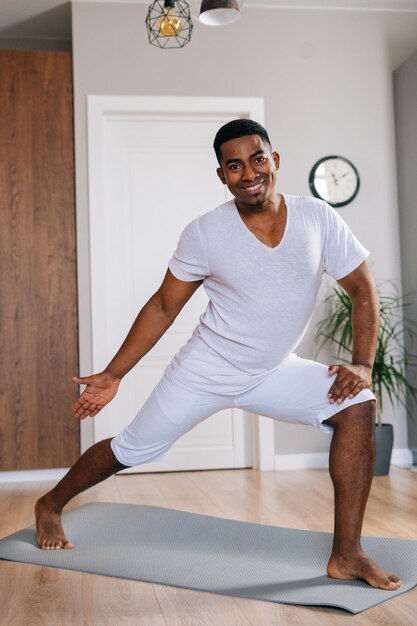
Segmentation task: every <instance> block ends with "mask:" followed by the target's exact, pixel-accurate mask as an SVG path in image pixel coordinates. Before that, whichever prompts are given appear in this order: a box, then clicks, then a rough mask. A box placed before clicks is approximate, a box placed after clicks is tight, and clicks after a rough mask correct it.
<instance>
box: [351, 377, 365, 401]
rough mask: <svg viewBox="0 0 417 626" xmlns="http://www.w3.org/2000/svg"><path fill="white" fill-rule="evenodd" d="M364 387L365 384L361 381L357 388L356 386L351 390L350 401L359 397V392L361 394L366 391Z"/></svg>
mask: <svg viewBox="0 0 417 626" xmlns="http://www.w3.org/2000/svg"><path fill="white" fill-rule="evenodd" d="M364 387H365V385H364V383H363V382H362V381H359V382H358V383H357V384H356V386H355V387H353V389H351V390H350V393H349V398H350V399H352V398H354V397H355V396H357V395H358V393H359V392H361V391H362V389H364Z"/></svg>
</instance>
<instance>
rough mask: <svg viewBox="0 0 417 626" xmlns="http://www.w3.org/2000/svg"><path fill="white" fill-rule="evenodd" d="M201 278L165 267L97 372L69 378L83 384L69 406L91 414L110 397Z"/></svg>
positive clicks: (74, 409)
mask: <svg viewBox="0 0 417 626" xmlns="http://www.w3.org/2000/svg"><path fill="white" fill-rule="evenodd" d="M202 282H203V281H202V280H199V281H193V282H185V281H183V280H178V279H177V278H175V276H174V275H173V274H172V273H171V272H170V271H169V270H167V273H166V274H165V278H164V280H163V282H162V284H161V286H160V287H159V289H158V291H157V292H156V293H154V295H153V296H152V297H151V298H150V299H149V300H148V302H147V303H146V304H145V305H144V306H143V308H142V309H141V310H140V311H139V314H138V316H137V318H136V319H135V321H134V322H133V325H132V327H131V329H130V331H129V333H128V335H127V337H126V339H125V340H124V342H123V343H122V345H121V347H120V348H119V350H118V351H117V353H116V355H115V356H114V357H113V359H112V360H111V361H110V363H109V364H108V365H107V367H106V368H105V369H104V370H103V371H102V372H100V373H99V374H93V375H92V376H86V377H83V378H77V377H74V378H73V381H74V382H75V383H77V384H79V385H87V387H86V389H85V390H84V392H83V393H82V394H81V396H80V398H78V400H77V401H76V402H75V404H74V406H73V408H72V410H73V412H74V414H75V415H76V416H77V417H79V418H81V419H83V418H85V417H87V416H89V415H90V416H91V417H94V415H97V413H98V412H99V411H100V410H101V409H102V408H103V407H104V406H105V405H106V404H108V403H109V402H110V400H112V399H113V398H114V396H115V395H116V393H117V390H118V387H119V384H120V381H121V379H122V378H123V376H125V375H126V374H127V373H128V372H129V371H130V370H131V369H132V367H134V366H135V365H136V364H137V363H138V362H139V361H140V359H141V358H142V357H143V356H144V355H145V354H146V353H147V352H149V350H151V348H153V346H154V345H155V344H156V343H157V342H158V341H159V339H160V338H161V337H162V335H163V334H164V333H165V332H166V331H167V330H168V328H169V327H170V326H171V324H172V323H173V321H174V320H175V318H176V317H177V315H178V313H179V312H180V311H181V309H182V308H183V307H184V305H185V304H186V303H187V302H188V300H189V299H190V298H191V296H192V295H193V294H194V293H195V292H196V291H197V289H198V287H199V286H200V285H201V284H202Z"/></svg>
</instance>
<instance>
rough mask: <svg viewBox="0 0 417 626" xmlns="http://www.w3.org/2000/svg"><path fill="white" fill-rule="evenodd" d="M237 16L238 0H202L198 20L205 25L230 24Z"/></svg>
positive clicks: (238, 12) (238, 13)
mask: <svg viewBox="0 0 417 626" xmlns="http://www.w3.org/2000/svg"><path fill="white" fill-rule="evenodd" d="M239 17H240V11H239V3H238V0H202V3H201V8H200V17H199V20H200V22H202V23H203V24H206V25H207V26H223V25H224V24H231V23H232V22H235V21H236V20H238V19H239Z"/></svg>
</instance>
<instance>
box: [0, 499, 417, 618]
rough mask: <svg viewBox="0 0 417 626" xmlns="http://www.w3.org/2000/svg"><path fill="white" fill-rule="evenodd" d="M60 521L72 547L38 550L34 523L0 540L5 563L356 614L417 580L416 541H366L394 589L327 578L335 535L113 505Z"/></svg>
mask: <svg viewBox="0 0 417 626" xmlns="http://www.w3.org/2000/svg"><path fill="white" fill-rule="evenodd" d="M63 525H64V529H65V532H66V534H67V537H68V538H70V539H71V541H73V542H74V544H75V548H73V549H72V550H58V551H46V550H40V549H39V548H38V547H37V545H36V537H35V528H34V526H30V527H28V528H25V529H23V530H20V531H19V532H17V533H14V534H13V535H9V536H8V537H5V538H4V539H2V540H1V541H0V559H6V560H9V561H19V562H22V563H32V564H35V565H46V566H48V567H59V568H63V569H71V570H78V571H81V572H91V573H94V574H104V575H106V576H116V577H119V578H130V579H134V580H141V581H145V582H152V583H159V584H163V585H170V586H174V587H185V588H189V589H197V590H200V591H211V592H214V593H219V594H224V595H231V596H239V597H242V598H253V599H256V600H268V601H270V602H282V603H285V604H303V605H312V606H317V605H323V606H332V607H339V608H341V609H345V610H347V611H350V612H351V613H359V612H361V611H364V610H365V609H368V608H370V607H372V606H375V605H376V604H379V603H380V602H383V601H385V600H388V599H389V598H393V597H395V596H397V595H399V594H401V593H404V592H406V591H409V590H410V589H412V588H413V587H414V586H415V585H416V584H417V541H412V540H405V539H388V538H382V537H365V538H364V539H363V545H364V548H365V550H366V551H367V552H368V553H369V554H370V556H371V557H372V558H374V559H375V560H376V561H378V563H380V564H381V565H382V566H383V567H384V568H386V569H387V570H389V571H393V572H395V573H396V574H398V575H399V576H400V578H401V579H402V581H403V584H402V586H401V589H400V590H399V591H394V592H390V591H383V590H381V589H373V588H371V587H369V586H368V585H367V584H366V583H364V582H362V581H359V580H348V581H338V580H333V579H332V578H329V577H328V576H326V564H327V561H328V558H329V554H330V550H331V541H332V535H331V534H330V533H323V532H311V531H304V530H294V529H291V528H280V527H277V526H269V525H264V524H253V523H249V522H240V521H235V520H228V519H223V518H219V517H210V516H207V515H197V514H195V513H187V512H184V511H177V510H174V509H167V508H161V507H156V506H143V505H135V504H112V503H110V504H109V503H94V504H87V505H84V506H81V507H79V508H77V509H73V510H72V511H68V512H66V513H64V515H63ZM0 567H1V565H0Z"/></svg>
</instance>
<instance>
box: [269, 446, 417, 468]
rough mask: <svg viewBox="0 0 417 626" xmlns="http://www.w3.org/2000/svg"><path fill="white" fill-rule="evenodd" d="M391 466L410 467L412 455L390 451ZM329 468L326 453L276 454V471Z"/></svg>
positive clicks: (406, 452) (402, 449) (398, 449)
mask: <svg viewBox="0 0 417 626" xmlns="http://www.w3.org/2000/svg"><path fill="white" fill-rule="evenodd" d="M391 463H392V464H393V465H412V464H413V455H412V452H411V450H409V449H408V448H395V449H394V450H393V451H392V457H391ZM327 467H329V453H328V452H311V453H308V454H276V455H275V469H276V470H295V469H323V468H327Z"/></svg>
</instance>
